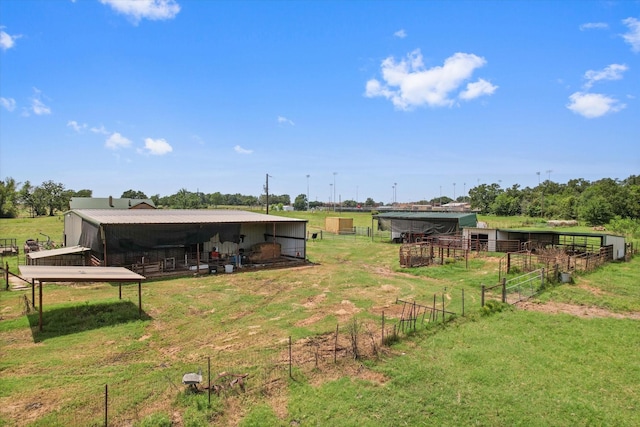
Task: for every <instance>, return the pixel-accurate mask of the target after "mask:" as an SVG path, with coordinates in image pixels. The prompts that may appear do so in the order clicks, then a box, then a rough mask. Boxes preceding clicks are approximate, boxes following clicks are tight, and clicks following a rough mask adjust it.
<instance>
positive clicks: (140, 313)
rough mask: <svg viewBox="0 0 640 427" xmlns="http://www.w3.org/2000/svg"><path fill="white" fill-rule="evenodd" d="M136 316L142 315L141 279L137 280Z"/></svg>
mask: <svg viewBox="0 0 640 427" xmlns="http://www.w3.org/2000/svg"><path fill="white" fill-rule="evenodd" d="M138 316H140V317H142V280H138Z"/></svg>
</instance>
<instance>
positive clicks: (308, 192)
mask: <svg viewBox="0 0 640 427" xmlns="http://www.w3.org/2000/svg"><path fill="white" fill-rule="evenodd" d="M310 176H311V175H308V174H307V211H308V210H309V177H310Z"/></svg>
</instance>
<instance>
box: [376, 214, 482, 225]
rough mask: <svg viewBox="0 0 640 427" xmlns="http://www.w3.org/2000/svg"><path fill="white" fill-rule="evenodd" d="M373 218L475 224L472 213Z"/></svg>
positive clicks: (386, 215) (397, 215) (380, 215)
mask: <svg viewBox="0 0 640 427" xmlns="http://www.w3.org/2000/svg"><path fill="white" fill-rule="evenodd" d="M373 217H374V218H381V219H390V220H394V219H398V220H400V219H402V220H415V221H437V220H441V221H442V220H449V221H451V220H457V221H458V223H459V224H460V226H462V227H475V226H476V223H477V216H476V214H475V213H474V212H384V213H379V214H376V215H373Z"/></svg>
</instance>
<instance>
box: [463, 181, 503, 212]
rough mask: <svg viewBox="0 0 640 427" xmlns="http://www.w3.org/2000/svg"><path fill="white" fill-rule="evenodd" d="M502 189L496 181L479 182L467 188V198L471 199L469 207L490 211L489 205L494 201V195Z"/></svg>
mask: <svg viewBox="0 0 640 427" xmlns="http://www.w3.org/2000/svg"><path fill="white" fill-rule="evenodd" d="M502 191H503V190H502V189H501V188H500V186H499V185H498V184H496V183H493V184H491V185H487V184H481V185H479V186H477V187H473V188H471V189H469V199H471V207H472V208H474V209H479V210H480V212H481V213H484V214H488V213H492V211H491V206H492V205H493V203H494V202H495V201H496V197H498V194H500V193H501V192H502Z"/></svg>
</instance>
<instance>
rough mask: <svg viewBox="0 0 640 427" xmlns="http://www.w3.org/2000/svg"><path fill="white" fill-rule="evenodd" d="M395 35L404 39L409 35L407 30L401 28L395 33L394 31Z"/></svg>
mask: <svg viewBox="0 0 640 427" xmlns="http://www.w3.org/2000/svg"><path fill="white" fill-rule="evenodd" d="M393 36H394V37H397V38H399V39H403V38H405V37H407V32H406V31H405V30H402V29H401V30H398V31H396V32H395V33H393Z"/></svg>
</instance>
